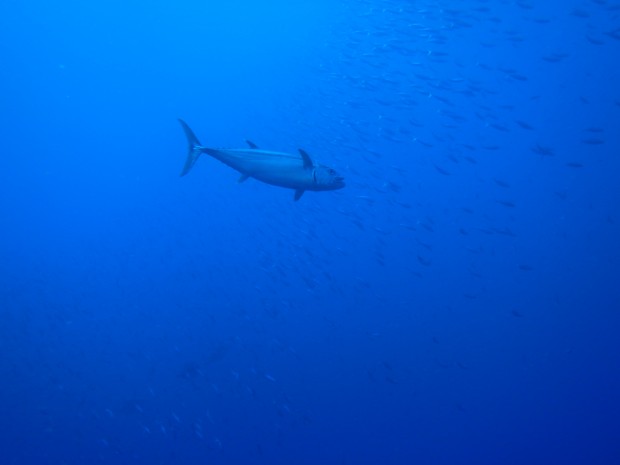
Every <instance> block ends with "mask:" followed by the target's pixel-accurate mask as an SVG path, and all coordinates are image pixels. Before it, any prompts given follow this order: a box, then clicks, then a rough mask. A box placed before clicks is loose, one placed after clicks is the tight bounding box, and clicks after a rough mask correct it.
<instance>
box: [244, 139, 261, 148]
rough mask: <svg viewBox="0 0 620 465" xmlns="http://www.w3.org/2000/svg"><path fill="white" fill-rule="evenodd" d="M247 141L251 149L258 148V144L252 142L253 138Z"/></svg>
mask: <svg viewBox="0 0 620 465" xmlns="http://www.w3.org/2000/svg"><path fill="white" fill-rule="evenodd" d="M245 141H246V143H247V144H248V145H249V146H250V148H251V149H257V148H258V145H256V144H255V143H254V142H252V141H251V140H247V139H246V140H245Z"/></svg>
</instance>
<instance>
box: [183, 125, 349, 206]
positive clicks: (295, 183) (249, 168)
mask: <svg viewBox="0 0 620 465" xmlns="http://www.w3.org/2000/svg"><path fill="white" fill-rule="evenodd" d="M179 122H180V123H181V126H182V127H183V131H185V135H186V136H187V142H188V145H189V149H188V154H187V160H186V161H185V166H184V167H183V171H181V176H185V175H186V174H187V173H189V171H190V170H191V169H192V167H193V166H194V163H196V160H198V157H199V156H200V155H202V154H203V153H206V154H207V155H211V156H212V157H213V158H215V159H216V160H219V161H221V162H222V163H224V164H225V165H228V166H230V167H231V168H233V169H235V170H237V171H239V172H240V173H241V177H240V178H239V182H243V181H245V180H246V179H248V178H255V179H258V180H259V181H262V182H265V183H267V184H272V185H274V186H280V187H287V188H289V189H295V200H299V199H300V197H301V196H302V195H303V193H304V192H305V191H331V190H336V189H341V188H343V187H344V185H345V184H344V178H343V177H342V176H340V175H339V174H338V173H337V172H336V171H335V170H333V169H332V168H330V167H328V166H324V165H320V164H318V163H314V162H313V161H312V159H311V158H310V156H309V155H308V154H307V153H306V152H305V151H303V150H301V149H299V155H292V154H289V153H282V152H272V151H270V150H261V149H259V148H258V147H257V146H256V145H255V144H253V143H252V142H250V141H247V143H248V145H249V146H250V148H248V149H213V148H209V147H203V146H202V145H201V144H200V142H199V141H198V138H197V137H196V135H195V134H194V132H193V131H192V130H191V129H190V127H189V126H188V125H187V123H186V122H185V121H183V120H181V119H180V120H179Z"/></svg>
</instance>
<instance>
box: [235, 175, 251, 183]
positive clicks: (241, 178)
mask: <svg viewBox="0 0 620 465" xmlns="http://www.w3.org/2000/svg"><path fill="white" fill-rule="evenodd" d="M249 177H250V175H249V174H242V175H241V176H239V179H237V182H238V183H239V184H241V183H242V182H243V181H246V180H247V179H248V178H249Z"/></svg>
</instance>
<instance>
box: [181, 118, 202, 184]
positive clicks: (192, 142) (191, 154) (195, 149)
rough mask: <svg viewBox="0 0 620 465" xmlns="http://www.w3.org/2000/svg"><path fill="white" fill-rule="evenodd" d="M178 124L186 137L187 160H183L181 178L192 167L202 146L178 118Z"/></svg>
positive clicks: (192, 132) (185, 124)
mask: <svg viewBox="0 0 620 465" xmlns="http://www.w3.org/2000/svg"><path fill="white" fill-rule="evenodd" d="M179 123H181V126H182V127H183V132H185V137H187V145H188V149H187V159H186V160H185V166H183V171H181V176H185V175H186V174H187V173H189V171H190V170H191V169H192V166H194V163H196V160H198V157H199V156H200V154H201V153H202V146H201V145H200V141H199V140H198V138H197V137H196V134H194V131H192V129H191V128H190V127H189V126H188V125H187V123H186V122H185V121H183V120H182V119H180V118H179Z"/></svg>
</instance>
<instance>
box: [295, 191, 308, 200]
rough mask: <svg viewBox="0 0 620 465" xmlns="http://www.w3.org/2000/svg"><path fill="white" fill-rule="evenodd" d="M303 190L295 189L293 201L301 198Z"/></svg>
mask: <svg viewBox="0 0 620 465" xmlns="http://www.w3.org/2000/svg"><path fill="white" fill-rule="evenodd" d="M304 192H306V191H304V190H303V189H297V190H296V191H295V202H297V201H298V200H299V199H301V196H302V195H304Z"/></svg>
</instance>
